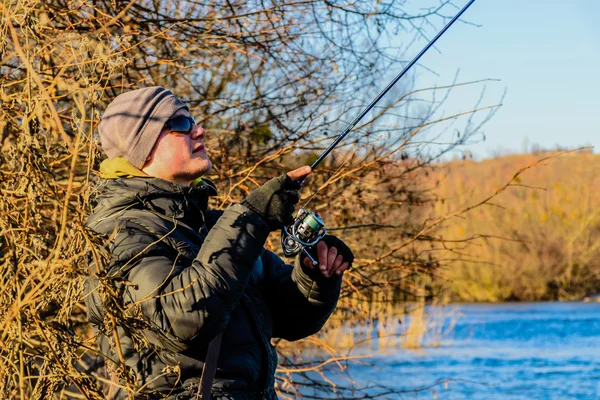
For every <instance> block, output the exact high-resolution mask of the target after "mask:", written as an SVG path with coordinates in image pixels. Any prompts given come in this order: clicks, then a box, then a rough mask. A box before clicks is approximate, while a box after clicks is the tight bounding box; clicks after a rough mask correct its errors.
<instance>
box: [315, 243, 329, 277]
mask: <svg viewBox="0 0 600 400" xmlns="http://www.w3.org/2000/svg"><path fill="white" fill-rule="evenodd" d="M327 253H328V252H327V244H326V243H325V242H324V241H322V240H321V241H320V242H319V243H317V254H318V255H319V268H320V269H321V273H322V274H323V275H325V276H327V275H326V274H327Z"/></svg>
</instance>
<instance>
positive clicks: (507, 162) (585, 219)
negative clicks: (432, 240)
mask: <svg viewBox="0 0 600 400" xmlns="http://www.w3.org/2000/svg"><path fill="white" fill-rule="evenodd" d="M547 155H548V154H541V153H536V154H526V155H513V156H505V157H501V158H496V159H490V160H485V161H481V162H474V161H456V162H451V163H448V164H446V165H443V166H441V167H440V169H439V170H438V171H437V172H436V175H437V176H436V179H437V180H439V184H438V186H437V188H436V189H435V192H436V193H437V195H438V196H439V198H438V201H437V203H436V206H435V208H434V210H433V211H432V216H435V215H445V214H448V213H449V212H451V211H452V209H454V208H456V207H460V206H461V205H468V204H470V203H476V202H477V201H478V200H480V199H482V198H485V197H486V196H488V195H490V194H493V193H494V192H495V190H496V189H497V188H498V187H500V186H502V185H504V184H505V183H506V182H508V181H509V180H510V179H511V178H512V176H513V175H514V174H515V172H516V171H518V170H519V169H520V168H523V167H526V166H528V165H531V164H533V163H535V162H536V161H537V160H539V159H541V158H543V157H545V156H547ZM599 193H600V155H595V154H591V152H589V151H587V152H579V153H569V154H564V155H561V156H558V157H553V158H550V159H548V160H546V161H544V162H542V163H540V164H539V165H536V166H535V167H532V168H530V169H527V170H526V171H524V172H523V173H522V174H521V175H520V176H519V177H518V178H517V179H515V181H513V182H512V184H511V186H510V187H508V188H507V190H505V191H504V192H502V193H500V194H499V195H498V196H497V197H496V198H494V199H493V200H492V201H491V202H490V203H489V204H487V205H485V206H483V207H478V208H476V209H474V210H472V211H470V212H468V213H466V214H463V215H462V216H461V218H454V219H451V220H448V221H447V222H446V223H445V225H444V227H443V228H441V229H440V230H439V231H438V233H439V234H440V235H443V237H444V238H445V239H446V246H448V247H449V248H451V249H452V254H453V256H451V257H449V258H446V259H445V260H443V261H442V264H443V268H442V269H441V270H440V272H441V275H440V276H439V277H436V279H434V280H433V282H430V283H429V284H431V285H432V286H434V287H435V288H437V291H438V296H441V297H442V298H443V299H444V300H446V301H467V302H471V301H485V302H498V301H511V300H519V301H521V300H522V301H528V300H574V299H582V298H584V297H586V296H590V295H594V294H596V293H599V292H600V194H599Z"/></svg>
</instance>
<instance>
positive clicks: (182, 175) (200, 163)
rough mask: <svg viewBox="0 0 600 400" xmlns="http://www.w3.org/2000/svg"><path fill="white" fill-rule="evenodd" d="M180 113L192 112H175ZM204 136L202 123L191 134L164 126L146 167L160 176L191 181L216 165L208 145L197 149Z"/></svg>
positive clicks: (187, 183)
mask: <svg viewBox="0 0 600 400" xmlns="http://www.w3.org/2000/svg"><path fill="white" fill-rule="evenodd" d="M178 115H183V116H189V113H188V112H187V110H180V111H178V112H177V113H175V114H174V115H173V116H178ZM204 137H205V132H204V130H203V129H202V128H200V127H194V129H193V131H192V132H191V133H190V134H189V135H187V134H181V133H176V132H169V131H168V130H164V131H163V132H161V133H160V135H159V137H158V140H157V142H156V144H155V145H154V148H153V149H152V152H151V153H150V157H149V161H148V162H147V163H146V165H144V168H143V169H142V170H143V171H144V172H146V173H147V174H148V175H151V176H155V177H157V178H161V179H165V180H168V181H171V182H175V183H179V184H182V185H189V184H190V183H191V182H193V181H194V180H195V179H197V178H199V177H200V176H203V175H205V174H207V173H208V172H209V171H210V170H211V168H212V162H211V161H210V158H209V156H208V152H207V150H206V148H203V150H200V151H196V152H194V149H195V148H197V147H198V146H199V145H202V146H201V147H203V145H204Z"/></svg>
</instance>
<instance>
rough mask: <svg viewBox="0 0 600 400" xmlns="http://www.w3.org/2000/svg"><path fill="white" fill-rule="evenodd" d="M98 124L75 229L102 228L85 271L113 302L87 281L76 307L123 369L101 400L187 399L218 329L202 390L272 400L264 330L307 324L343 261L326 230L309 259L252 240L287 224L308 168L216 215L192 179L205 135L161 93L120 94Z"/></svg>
mask: <svg viewBox="0 0 600 400" xmlns="http://www.w3.org/2000/svg"><path fill="white" fill-rule="evenodd" d="M98 130H99V134H100V140H101V144H102V147H103V149H104V150H105V152H106V153H107V155H108V157H109V158H108V159H107V160H105V161H104V162H102V164H101V166H100V175H101V178H102V179H100V184H99V185H98V195H97V204H96V207H95V208H94V211H93V213H92V215H90V217H89V218H88V221H87V225H88V226H89V227H90V228H91V229H93V230H94V231H96V232H99V233H102V234H106V235H109V236H110V239H111V242H110V243H111V246H110V250H111V259H110V262H109V264H108V267H107V268H106V269H105V270H103V271H99V272H98V275H99V276H100V277H101V279H102V280H103V281H104V282H109V283H110V282H113V286H114V296H113V297H116V299H113V300H111V301H109V300H107V299H108V297H106V295H104V294H103V296H104V299H105V300H106V301H105V302H103V301H102V300H101V297H102V296H101V295H100V292H102V293H106V292H107V291H109V289H106V287H104V288H103V286H102V285H99V284H98V282H99V280H98V279H93V280H91V281H90V286H89V294H88V296H86V302H87V306H88V315H89V318H90V321H91V322H92V325H93V327H94V330H95V332H96V333H97V334H98V340H99V346H100V351H101V352H102V353H103V354H104V355H105V356H106V357H108V360H109V361H107V363H108V364H111V365H110V366H109V368H112V369H113V370H114V369H119V368H121V370H123V367H122V365H123V364H125V365H126V366H127V367H128V369H125V370H126V371H127V370H129V371H131V372H132V373H133V374H134V375H135V376H130V378H129V382H127V381H123V380H121V381H120V382H116V383H115V384H114V385H113V387H112V389H111V392H110V393H109V397H110V398H115V399H121V398H151V399H158V398H170V399H191V398H197V397H196V396H197V395H198V393H199V382H200V376H201V374H202V371H203V368H204V367H205V361H206V360H207V353H210V352H209V350H208V348H209V343H210V342H211V341H213V343H214V339H215V337H218V336H219V335H220V334H222V344H221V346H220V355H219V358H218V363H217V371H216V376H215V378H214V381H213V382H212V397H213V399H234V400H249V399H253V400H254V399H276V398H277V396H276V394H275V391H274V373H275V368H276V365H277V356H276V352H275V350H274V349H273V347H272V346H271V343H270V340H271V338H273V337H280V338H284V339H287V340H297V339H300V338H303V337H306V336H308V335H311V334H313V333H315V332H317V331H318V330H319V329H320V328H321V327H322V326H323V324H324V323H325V321H326V320H327V318H328V317H329V315H330V314H331V313H332V312H333V310H334V308H335V305H336V303H337V300H338V297H339V290H340V286H341V275H342V274H343V272H344V271H345V270H346V269H348V268H349V267H350V265H351V263H352V261H353V255H352V252H351V251H350V249H349V248H348V247H347V246H346V245H345V244H344V243H343V242H342V241H341V240H339V239H337V238H335V237H333V236H328V237H326V238H325V239H324V240H323V241H321V242H319V243H318V245H317V246H316V249H313V252H314V254H315V257H318V260H319V265H320V268H313V266H312V263H311V262H309V261H308V260H307V257H303V256H298V257H297V258H296V260H295V264H294V266H289V265H286V264H285V263H284V262H283V261H282V260H281V259H280V258H279V257H278V256H277V255H275V254H273V253H272V252H270V251H267V250H266V249H264V248H263V246H264V243H265V240H266V239H267V236H268V235H269V233H270V232H272V231H276V230H278V229H281V228H282V226H284V225H285V224H287V223H289V222H290V221H291V220H292V211H293V209H294V205H295V204H296V203H297V202H298V200H299V193H298V190H299V188H300V185H299V184H297V183H296V182H295V181H297V180H298V179H300V178H302V177H305V176H306V175H308V174H309V173H310V168H309V167H303V168H299V169H297V170H294V171H291V172H289V173H288V174H284V175H282V176H280V177H278V178H275V179H272V180H270V181H269V182H267V183H266V184H264V185H263V186H261V187H259V188H257V189H256V190H254V191H253V192H251V193H250V194H249V195H248V197H247V198H246V199H244V201H242V202H241V203H240V204H234V205H232V206H230V207H229V208H227V209H226V210H225V211H215V210H208V209H207V204H208V197H209V196H211V195H216V189H215V187H214V185H213V184H212V183H211V182H210V181H208V180H206V179H204V178H202V176H203V175H205V174H207V173H208V172H209V171H210V169H211V167H212V164H211V161H210V158H209V156H208V153H207V149H206V148H205V146H204V137H205V135H206V132H205V131H204V129H202V128H201V127H199V126H198V125H196V123H195V122H194V120H193V118H192V117H191V115H190V113H189V110H188V108H187V107H186V106H185V105H184V104H183V103H182V102H181V101H180V100H179V99H177V98H176V97H175V96H174V95H173V94H172V93H171V92H170V91H169V90H166V89H164V88H160V87H151V88H144V89H139V90H134V91H130V92H127V93H124V94H121V95H119V96H118V97H116V98H115V99H114V101H113V102H112V103H111V104H110V105H109V106H108V107H107V109H106V111H105V113H104V115H103V117H102V119H101V121H100V125H99V127H98ZM103 303H105V304H103ZM108 307H110V310H111V313H106V312H105V309H109V308H108ZM115 310H120V311H115ZM136 312H137V313H138V315H137V317H135V318H134V317H131V316H132V315H133V314H135V313H136ZM119 313H121V314H122V315H123V316H122V318H115V317H114V315H115V314H119ZM106 321H108V324H107V323H106ZM140 321H141V322H140ZM111 324H112V326H111ZM211 351H212V350H211ZM208 364H210V363H208ZM207 368H208V365H207ZM122 376H123V375H122ZM209 387H210V386H209Z"/></svg>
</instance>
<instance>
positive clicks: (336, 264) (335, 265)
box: [330, 254, 344, 275]
mask: <svg viewBox="0 0 600 400" xmlns="http://www.w3.org/2000/svg"><path fill="white" fill-rule="evenodd" d="M342 261H344V257H343V256H342V255H341V254H338V255H337V257H336V258H335V261H334V262H333V266H332V267H331V269H330V271H331V275H333V274H334V273H335V271H336V270H337V269H338V268H339V267H340V265H342Z"/></svg>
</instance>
